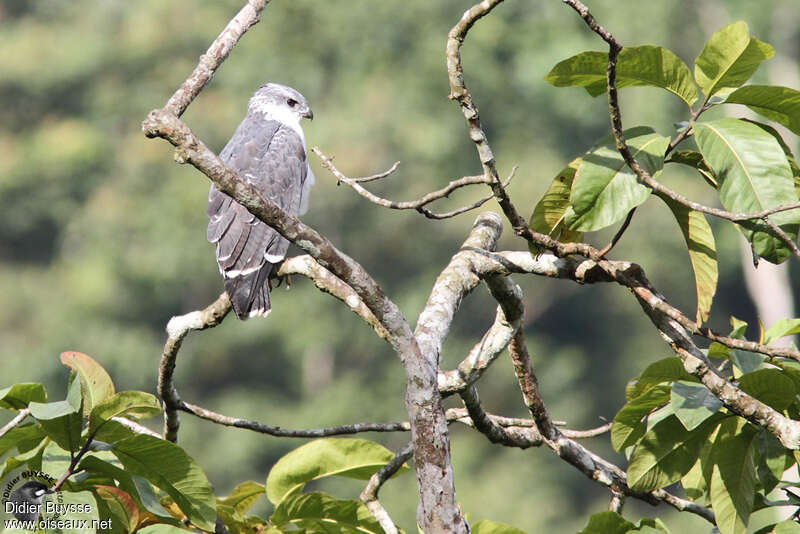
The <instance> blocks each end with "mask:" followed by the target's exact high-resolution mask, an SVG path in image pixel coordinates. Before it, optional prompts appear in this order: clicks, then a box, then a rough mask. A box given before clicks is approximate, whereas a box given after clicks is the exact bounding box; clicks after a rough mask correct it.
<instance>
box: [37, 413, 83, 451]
mask: <svg viewBox="0 0 800 534" xmlns="http://www.w3.org/2000/svg"><path fill="white" fill-rule="evenodd" d="M28 407H29V408H30V409H31V415H32V416H33V417H35V418H36V420H37V421H39V424H40V425H42V428H44V431H45V433H46V434H47V435H48V437H50V439H52V440H53V441H55V442H56V443H58V445H59V446H60V447H61V448H62V449H64V450H66V451H72V452H77V451H78V449H80V448H81V444H82V440H81V426H82V419H81V414H79V413H77V412H76V411H75V407H74V406H72V405H71V404H70V403H69V402H67V401H58V402H48V403H39V402H31V403H30V404H29V405H28Z"/></svg>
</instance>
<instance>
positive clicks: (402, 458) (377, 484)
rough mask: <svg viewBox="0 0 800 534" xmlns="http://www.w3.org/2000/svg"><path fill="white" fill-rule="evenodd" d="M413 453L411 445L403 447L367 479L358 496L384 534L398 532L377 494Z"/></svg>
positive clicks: (396, 533)
mask: <svg viewBox="0 0 800 534" xmlns="http://www.w3.org/2000/svg"><path fill="white" fill-rule="evenodd" d="M413 453H414V446H413V444H411V443H409V444H408V445H406V446H405V447H403V450H401V451H400V452H398V453H397V455H396V456H395V457H394V458H392V459H391V460H390V461H389V462H388V463H387V464H386V465H384V466H383V467H381V468H380V469H379V470H378V472H377V473H375V474H374V475H372V476H371V477H370V478H369V482H367V485H366V487H365V488H364V490H363V491H362V492H361V495H360V496H359V498H360V499H361V502H363V503H364V504H365V505H366V506H367V509H368V510H369V511H370V513H371V514H372V516H373V517H374V518H375V519H376V520H377V521H378V523H379V524H380V525H381V528H382V529H383V531H384V532H385V533H386V534H398V530H397V527H396V526H395V524H394V521H392V518H391V517H389V513H388V512H387V511H386V509H385V508H384V507H383V505H381V503H380V501H379V500H378V492H379V491H380V489H381V486H383V484H384V482H386V481H387V480H389V479H390V478H391V477H392V476H393V475H394V474H395V473H397V471H398V470H399V469H400V468H401V467H403V464H405V463H406V462H407V461H408V460H409V458H411V456H412V454H413Z"/></svg>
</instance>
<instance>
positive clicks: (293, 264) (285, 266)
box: [277, 255, 389, 341]
mask: <svg viewBox="0 0 800 534" xmlns="http://www.w3.org/2000/svg"><path fill="white" fill-rule="evenodd" d="M277 274H278V276H285V275H288V274H300V275H303V276H305V277H307V278H310V279H311V281H313V282H314V285H315V286H317V288H318V289H320V290H321V291H323V292H325V293H328V294H329V295H332V296H334V297H336V298H337V299H339V300H341V301H342V302H344V303H345V304H347V307H348V308H350V310H351V311H352V312H353V313H355V314H356V315H358V316H359V317H361V318H362V319H363V320H364V321H365V322H366V323H367V324H369V325H370V326H371V327H372V328H373V329H374V330H375V333H376V334H378V336H379V337H380V338H381V339H384V340H386V341H389V333H388V332H387V331H386V328H384V326H383V325H382V324H381V323H380V322H378V320H377V319H376V318H375V315H373V313H372V312H371V311H370V310H369V308H367V306H366V305H365V304H364V302H363V301H362V300H361V299H360V298H359V296H358V295H357V294H356V292H355V291H353V288H352V287H350V286H348V285H347V284H346V283H344V282H342V280H340V279H339V278H337V277H336V276H334V275H333V274H332V273H331V272H330V271H329V270H328V269H326V268H325V267H323V266H322V265H320V264H319V263H317V262H316V261H315V260H314V258H312V257H311V256H307V255H304V256H295V257H293V258H287V259H286V260H285V261H284V262H283V263H282V264H281V266H280V268H279V269H278V273H277Z"/></svg>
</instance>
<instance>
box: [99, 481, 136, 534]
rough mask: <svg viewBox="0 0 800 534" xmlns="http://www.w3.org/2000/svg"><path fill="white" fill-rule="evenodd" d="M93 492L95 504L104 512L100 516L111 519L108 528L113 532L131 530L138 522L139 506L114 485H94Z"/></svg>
mask: <svg viewBox="0 0 800 534" xmlns="http://www.w3.org/2000/svg"><path fill="white" fill-rule="evenodd" d="M94 492H95V496H96V498H97V504H98V505H99V506H100V507H101V508H103V509H104V510H103V511H104V512H105V514H101V517H103V518H104V519H105V518H108V519H111V521H110V522H109V526H110V527H111V529H110V530H111V531H112V532H113V533H117V532H119V533H127V532H133V530H134V529H135V528H136V525H137V524H138V523H139V507H138V506H137V505H136V501H134V500H133V497H131V496H130V494H128V493H127V492H126V491H123V490H121V489H119V488H118V487H116V486H106V485H96V486H94ZM106 530H108V529H106Z"/></svg>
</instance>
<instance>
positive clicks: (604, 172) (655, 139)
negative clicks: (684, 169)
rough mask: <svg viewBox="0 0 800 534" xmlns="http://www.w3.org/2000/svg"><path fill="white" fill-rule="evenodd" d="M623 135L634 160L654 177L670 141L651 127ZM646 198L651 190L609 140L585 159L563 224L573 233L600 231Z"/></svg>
mask: <svg viewBox="0 0 800 534" xmlns="http://www.w3.org/2000/svg"><path fill="white" fill-rule="evenodd" d="M625 136H626V138H627V140H628V145H629V147H630V149H631V153H632V154H633V157H634V159H636V161H638V162H639V164H641V165H642V166H643V167H644V168H645V169H646V170H647V171H648V172H649V173H650V175H651V176H654V177H655V176H657V175H658V173H659V172H661V169H662V168H663V167H664V152H665V151H666V149H667V145H669V139H668V138H667V137H664V136H662V135H658V134H657V133H654V132H653V131H652V130H651V129H650V128H634V129H631V130H627V131H626V132H625ZM649 196H650V189H649V188H648V187H646V186H644V185H642V184H640V183H639V181H638V179H637V177H636V174H635V173H634V172H633V171H632V170H630V169H629V168H628V165H627V164H626V163H625V160H624V159H623V158H622V156H621V155H620V154H619V152H618V151H617V149H616V147H615V145H614V143H613V141H612V142H610V143H608V144H606V145H603V146H600V147H597V148H594V149H593V150H591V151H590V152H589V153H588V154H587V155H586V156H584V158H583V161H582V162H581V164H580V167H578V172H577V173H576V174H575V180H574V182H573V184H572V193H571V194H570V199H569V201H570V207H569V209H568V210H567V214H566V217H565V222H566V224H567V227H568V228H570V229H572V230H580V231H582V232H589V231H594V230H600V229H601V228H605V227H606V226H609V225H611V224H614V223H615V222H617V221H620V220H622V219H623V218H624V217H625V216H626V215H627V214H628V212H629V211H630V210H631V209H633V208H635V207H636V206H638V205H639V204H641V203H642V202H644V201H645V200H647V198H648V197H649Z"/></svg>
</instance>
